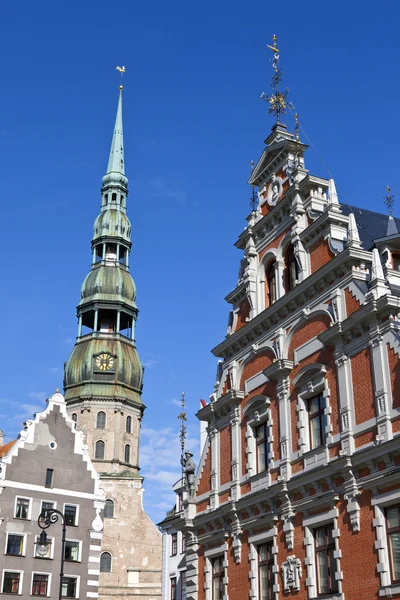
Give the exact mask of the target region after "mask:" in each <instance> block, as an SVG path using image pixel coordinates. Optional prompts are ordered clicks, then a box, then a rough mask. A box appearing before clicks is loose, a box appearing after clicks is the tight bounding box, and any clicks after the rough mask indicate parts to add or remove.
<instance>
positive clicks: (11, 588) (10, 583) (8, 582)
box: [2, 571, 21, 594]
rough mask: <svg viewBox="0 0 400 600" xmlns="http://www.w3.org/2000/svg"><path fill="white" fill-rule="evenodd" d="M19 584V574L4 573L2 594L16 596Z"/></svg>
mask: <svg viewBox="0 0 400 600" xmlns="http://www.w3.org/2000/svg"><path fill="white" fill-rule="evenodd" d="M20 583H21V573H15V572H11V571H5V572H4V579H3V590H2V591H3V594H18V593H19V588H20Z"/></svg>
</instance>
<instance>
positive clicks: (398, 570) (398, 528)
mask: <svg viewBox="0 0 400 600" xmlns="http://www.w3.org/2000/svg"><path fill="white" fill-rule="evenodd" d="M386 528H387V535H388V541H389V544H388V546H389V556H390V566H391V571H392V581H400V505H399V506H390V507H389V508H387V509H386Z"/></svg>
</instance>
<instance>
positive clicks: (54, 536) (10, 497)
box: [0, 392, 104, 598]
mask: <svg viewBox="0 0 400 600" xmlns="http://www.w3.org/2000/svg"><path fill="white" fill-rule="evenodd" d="M50 508H53V509H56V510H59V511H60V512H61V513H62V514H63V515H64V519H65V521H66V544H65V552H64V577H63V581H62V589H61V593H62V596H63V597H65V598H97V597H98V585H99V573H100V561H101V560H102V558H101V539H102V531H103V520H102V510H103V508H104V492H103V490H102V489H101V488H100V485H99V476H98V474H97V472H96V470H95V469H94V467H93V464H92V462H91V460H90V458H89V454H88V448H87V446H86V445H85V443H84V438H83V434H82V433H81V432H80V431H77V430H76V428H75V423H74V421H73V420H72V419H71V418H70V417H69V416H68V415H67V412H66V405H65V401H64V397H63V396H62V394H60V393H58V392H56V393H55V394H54V395H53V396H51V397H50V398H49V400H48V401H47V408H46V409H45V410H44V411H43V412H40V413H38V414H36V415H35V416H34V417H33V419H32V420H29V421H27V422H26V423H25V428H24V429H23V430H22V431H21V433H20V434H19V436H18V438H17V440H15V442H11V443H9V444H7V445H6V446H3V447H0V592H1V595H2V596H5V597H8V596H10V597H11V596H15V595H18V596H20V597H21V596H22V598H30V597H31V596H44V597H52V598H56V597H58V594H59V586H60V566H61V556H62V543H61V538H62V519H61V518H60V519H59V521H58V522H57V523H52V524H51V525H50V526H49V527H48V529H47V530H46V532H47V535H48V538H49V540H50V541H51V543H50V545H49V546H48V547H47V548H43V547H40V546H39V545H38V544H37V542H38V539H39V535H40V531H41V530H40V528H39V526H38V522H37V521H38V517H39V515H40V513H41V511H42V510H43V509H50Z"/></svg>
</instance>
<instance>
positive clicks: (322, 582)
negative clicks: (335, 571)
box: [317, 551, 330, 594]
mask: <svg viewBox="0 0 400 600" xmlns="http://www.w3.org/2000/svg"><path fill="white" fill-rule="evenodd" d="M327 559H328V557H327V555H326V553H325V552H323V551H322V552H318V553H317V568H318V584H319V585H318V591H319V593H320V594H328V593H329V592H330V589H329V572H328V560H327Z"/></svg>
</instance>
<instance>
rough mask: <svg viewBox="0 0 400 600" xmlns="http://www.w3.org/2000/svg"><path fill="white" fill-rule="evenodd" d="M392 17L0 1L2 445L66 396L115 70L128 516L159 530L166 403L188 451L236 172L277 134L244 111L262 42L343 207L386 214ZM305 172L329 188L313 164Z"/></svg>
mask: <svg viewBox="0 0 400 600" xmlns="http://www.w3.org/2000/svg"><path fill="white" fill-rule="evenodd" d="M399 16H400V5H399V4H398V2H396V1H395V0H392V1H384V2H381V3H377V2H372V1H363V2H361V1H360V0H358V1H357V2H353V3H349V2H343V1H342V0H339V1H336V2H334V3H333V2H332V3H325V2H320V1H314V0H312V1H308V2H303V3H302V4H301V6H299V3H298V2H294V1H293V0H288V1H286V2H285V3H284V4H279V3H276V2H274V3H273V2H266V1H265V0H264V1H261V0H255V1H253V2H251V3H245V2H242V1H238V0H231V1H230V2H227V1H226V0H223V1H217V0H214V1H213V2H211V1H208V0H205V1H203V2H202V3H197V4H196V3H189V2H183V1H182V2H181V1H178V0H171V1H170V2H162V1H156V2H138V1H132V0H131V1H129V0H125V1H124V0H122V1H120V2H118V3H114V4H112V3H110V2H104V1H103V0H96V2H94V0H92V1H87V2H82V1H81V2H79V3H78V2H76V0H69V1H68V2H49V1H47V0H45V1H40V0H38V1H37V2H30V1H28V0H24V1H18V0H15V2H12V3H11V2H8V3H4V4H3V6H2V35H1V37H0V49H1V52H0V56H1V59H0V60H1V72H2V89H3V92H2V95H1V97H0V107H1V110H0V119H1V122H0V154H1V156H0V158H1V183H2V185H1V188H2V247H3V261H2V294H1V298H0V303H1V310H2V315H3V320H2V352H1V358H2V360H1V367H2V368H1V377H0V427H2V428H3V429H4V431H5V433H6V434H7V436H8V437H7V438H6V439H7V440H10V439H12V437H13V436H14V435H15V434H16V432H17V431H18V430H19V429H20V428H21V423H22V421H23V420H24V419H26V418H28V417H29V416H30V415H31V414H32V412H34V411H35V410H38V409H42V408H43V406H44V399H45V398H46V397H47V396H48V395H49V394H51V393H52V392H53V391H54V390H55V388H56V387H62V370H63V363H64V361H66V360H67V358H68V356H69V353H70V351H71V349H72V346H73V343H74V338H75V335H76V331H77V324H76V316H75V307H76V304H77V303H78V301H79V293H80V286H81V283H82V281H83V278H84V277H85V275H86V273H87V271H88V270H89V268H90V261H91V255H90V240H91V236H92V225H93V221H94V219H95V217H96V215H97V213H98V210H99V206H100V194H99V190H100V186H101V177H102V175H103V174H104V173H105V169H106V164H107V157H108V151H109V145H110V141H111V134H112V128H113V123H114V118H115V110H116V104H117V96H118V84H119V80H118V73H117V72H116V71H115V66H116V65H117V64H124V65H125V66H126V68H127V73H126V77H125V91H124V94H125V95H124V129H125V164H126V171H127V175H128V177H129V185H130V195H129V198H128V213H129V216H130V219H131V221H132V225H133V233H132V241H133V251H132V255H131V272H132V275H133V277H134V280H135V282H136V285H137V290H138V297H137V301H138V306H139V309H140V314H139V321H138V327H137V334H136V338H137V344H138V350H139V354H140V356H141V358H142V361H143V363H144V364H145V365H146V373H145V386H144V395H143V398H144V402H145V404H146V405H147V410H146V413H145V418H144V421H143V429H142V438H141V466H142V473H143V474H144V475H145V477H146V480H145V489H146V493H145V498H144V501H145V506H146V508H147V510H148V512H149V514H150V515H151V517H152V518H153V519H154V520H159V519H161V518H162V517H163V515H164V514H165V510H166V509H167V508H169V507H170V504H171V502H172V495H171V493H170V492H169V488H170V485H171V484H172V483H173V481H174V480H175V478H176V477H177V476H178V475H179V456H178V440H177V434H178V421H177V418H176V416H177V414H178V413H179V406H177V400H178V399H179V397H180V393H181V391H182V390H184V391H185V392H186V396H187V402H188V413H189V416H190V419H189V432H190V441H189V444H188V445H189V446H190V447H191V449H192V450H194V451H198V422H197V419H196V418H195V417H194V414H195V412H196V410H197V408H198V403H199V399H200V398H208V396H209V394H210V393H211V392H212V390H213V383H214V379H215V370H216V359H214V358H213V356H212V355H211V354H210V349H211V348H212V347H213V346H215V345H216V344H217V343H219V342H220V341H221V340H222V339H223V338H224V336H225V333H226V324H227V316H228V311H229V307H228V305H227V304H226V303H225V302H224V296H225V295H226V294H227V293H228V292H229V291H231V289H232V288H233V287H234V286H235V284H236V281H237V273H238V266H239V260H240V253H239V251H238V250H236V249H235V248H234V247H233V243H234V241H235V240H236V238H237V236H238V235H239V233H240V231H241V230H242V229H243V227H244V225H245V217H246V215H247V214H248V211H249V196H250V190H249V187H248V185H247V183H246V182H247V178H248V175H249V162H250V160H251V159H253V160H254V161H256V160H257V159H258V157H259V155H260V154H261V152H262V150H263V140H264V139H265V138H266V137H267V135H268V133H269V131H270V128H271V126H272V124H273V119H272V117H271V116H270V115H267V114H266V105H265V104H264V103H263V102H262V101H261V100H260V94H261V92H263V91H265V92H266V93H269V90H270V88H269V85H270V77H271V65H270V62H269V59H270V55H269V51H268V50H267V49H266V44H267V43H270V41H271V37H272V34H273V33H276V34H277V35H278V45H279V47H280V50H281V66H282V68H283V70H284V78H285V83H286V84H287V86H288V87H289V88H290V99H291V100H292V102H293V103H294V104H295V106H296V109H297V110H298V112H299V114H300V121H301V124H302V126H303V127H304V130H305V131H306V133H307V135H308V137H309V138H310V139H311V141H312V143H313V145H314V146H315V147H316V148H317V149H318V152H319V154H320V155H321V156H322V158H323V160H324V162H325V163H326V164H327V165H328V168H329V170H330V171H331V173H332V174H333V175H334V177H335V179H336V182H337V184H338V186H339V188H340V189H341V190H342V192H343V193H344V196H345V198H343V197H341V198H340V199H341V200H342V201H344V200H345V201H347V202H349V203H353V204H356V205H360V206H365V207H367V208H370V209H372V210H378V211H382V212H383V211H384V206H383V200H382V197H383V195H384V193H385V186H386V185H387V184H389V185H391V187H392V190H393V192H394V193H395V194H396V193H397V194H398V195H399V194H400V186H399V184H398V176H397V173H398V162H399V156H398V155H399V152H398V144H397V140H398V138H399V114H398V107H397V104H398V96H399V92H400V84H399V76H398V73H399V61H400V41H399V40H400V38H399V35H398V23H399ZM290 127H292V124H291V123H290ZM303 141H304V138H303ZM306 166H307V168H308V169H310V171H311V172H312V173H314V174H316V175H320V176H327V175H326V172H325V170H324V168H323V167H322V165H321V163H320V162H319V160H318V158H317V156H316V155H315V153H314V152H313V151H312V150H311V149H310V150H309V151H308V152H307V154H306ZM394 213H395V215H398V214H399V210H398V207H395V210H394ZM174 444H175V445H174Z"/></svg>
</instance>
